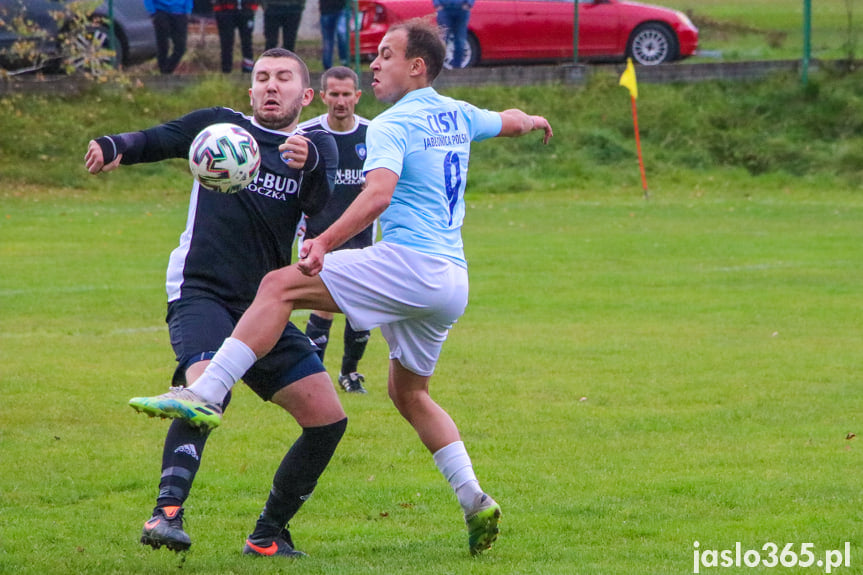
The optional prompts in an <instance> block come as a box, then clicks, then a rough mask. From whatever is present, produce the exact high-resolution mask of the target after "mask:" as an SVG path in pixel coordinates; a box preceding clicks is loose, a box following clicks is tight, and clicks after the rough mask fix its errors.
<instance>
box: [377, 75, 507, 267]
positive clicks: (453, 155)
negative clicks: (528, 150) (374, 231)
mask: <svg viewBox="0 0 863 575" xmlns="http://www.w3.org/2000/svg"><path fill="white" fill-rule="evenodd" d="M501 127H502V120H501V117H500V114H499V113H497V112H491V111H489V110H481V109H479V108H477V107H476V106H473V105H471V104H468V103H467V102H462V101H459V100H454V99H452V98H448V97H446V96H441V95H440V94H438V93H437V92H436V91H435V90H434V89H433V88H423V89H421V90H414V91H413V92H409V93H408V94H407V95H405V96H404V97H403V98H402V99H401V100H399V101H398V102H396V103H395V105H393V106H392V107H391V108H389V109H388V110H386V111H385V112H383V113H382V114H380V115H379V116H378V117H376V118H375V119H374V120H372V122H371V123H370V124H369V129H368V133H367V134H366V147H367V149H368V155H367V157H366V162H365V165H364V167H363V170H364V171H365V172H366V173H368V172H369V171H371V170H374V169H376V168H387V169H389V170H391V171H392V172H395V173H396V174H398V175H399V181H398V183H397V184H396V189H395V193H394V194H393V199H392V202H390V205H389V207H388V208H387V209H386V210H385V211H384V213H383V214H381V217H380V222H381V231H382V234H383V235H382V239H383V241H385V242H392V243H395V244H400V245H403V246H407V247H409V248H412V249H415V250H417V251H420V252H423V253H427V254H431V255H438V256H443V257H445V258H448V259H450V260H452V261H454V262H456V263H458V264H459V265H461V266H464V267H466V266H467V263H466V261H465V257H464V246H463V243H462V238H461V226H462V222H463V221H464V212H465V204H464V189H465V183H466V181H467V171H468V162H469V160H470V143H471V142H472V141H480V140H484V139H486V138H491V137H494V136H497V135H498V134H499V133H500V130H501Z"/></svg>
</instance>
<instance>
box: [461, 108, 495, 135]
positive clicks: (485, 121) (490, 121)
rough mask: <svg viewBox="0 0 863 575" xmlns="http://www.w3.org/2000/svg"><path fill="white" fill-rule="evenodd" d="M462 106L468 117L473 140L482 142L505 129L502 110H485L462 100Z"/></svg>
mask: <svg viewBox="0 0 863 575" xmlns="http://www.w3.org/2000/svg"><path fill="white" fill-rule="evenodd" d="M461 108H462V112H463V113H464V115H465V117H466V118H467V119H468V125H469V126H470V134H471V140H472V141H474V142H480V141H482V140H487V139H488V138H494V137H495V136H497V135H499V134H500V131H501V129H503V118H501V116H500V112H494V111H492V110H483V109H481V108H477V107H476V106H474V105H473V104H469V103H467V102H461Z"/></svg>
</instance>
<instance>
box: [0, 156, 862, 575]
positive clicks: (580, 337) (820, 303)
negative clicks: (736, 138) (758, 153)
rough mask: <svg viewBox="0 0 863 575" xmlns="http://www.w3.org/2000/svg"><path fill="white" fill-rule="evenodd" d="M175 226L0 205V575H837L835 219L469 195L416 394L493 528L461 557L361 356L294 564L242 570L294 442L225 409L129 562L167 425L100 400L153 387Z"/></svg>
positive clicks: (840, 393) (844, 450) (422, 469)
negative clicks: (152, 537) (432, 354)
mask: <svg viewBox="0 0 863 575" xmlns="http://www.w3.org/2000/svg"><path fill="white" fill-rule="evenodd" d="M488 145H493V144H488ZM184 214H185V206H184V203H183V202H182V201H181V199H180V198H173V199H170V200H166V199H162V200H161V201H160V200H159V199H158V198H154V197H152V196H148V195H146V194H145V195H144V197H141V198H134V197H122V196H118V197H117V198H116V199H115V200H114V201H111V202H105V201H91V200H88V199H86V198H84V197H51V196H50V195H40V194H32V195H28V196H26V197H21V198H14V199H12V198H8V197H7V198H4V201H3V213H2V214H0V215H2V217H3V218H4V225H3V226H2V227H0V230H2V232H3V233H2V235H0V238H2V243H0V255H2V261H3V269H4V273H3V274H2V279H0V309H2V310H3V311H2V314H0V354H2V355H0V364H2V366H3V367H2V387H3V404H2V408H0V413H2V419H0V421H2V425H0V445H2V446H3V449H2V453H3V466H2V470H0V490H2V493H3V503H2V506H0V523H2V526H3V527H2V530H0V572H8V573H33V574H41V573H162V572H165V573H167V572H176V569H177V567H179V566H182V572H184V573H257V572H262V573H263V572H268V573H269V572H287V571H288V570H290V571H291V572H299V573H368V572H382V573H398V572H409V571H410V572H414V573H542V574H546V573H561V574H564V573H566V574H568V573H584V574H588V573H603V574H616V573H619V574H630V573H687V572H691V571H692V562H693V559H692V557H693V542H694V541H699V542H701V544H702V546H703V548H718V549H725V548H733V546H734V544H735V542H738V541H739V542H741V543H742V544H743V546H744V549H746V548H757V549H760V548H761V547H762V546H763V545H764V544H765V543H767V542H775V543H777V544H779V545H780V548H781V547H782V546H783V545H784V544H785V543H789V542H792V543H795V544H796V545H797V550H799V545H800V544H802V543H807V542H811V543H814V546H815V550H817V552H818V553H821V552H823V551H825V550H828V549H839V548H841V547H842V546H843V545H844V543H845V542H846V541H848V542H850V544H851V548H852V549H853V550H854V553H855V554H854V555H853V556H852V563H851V565H852V568H851V569H844V570H842V571H836V572H845V573H855V572H856V573H859V572H860V560H861V559H860V555H859V550H860V546H861V544H863V530H861V522H860V512H859V509H860V508H861V504H863V496H861V493H860V489H859V485H860V480H859V469H860V466H861V448H860V446H859V445H857V441H859V440H853V439H851V440H849V439H847V438H846V437H847V436H848V434H849V433H854V432H859V431H860V428H859V425H860V419H859V414H860V408H861V400H860V393H859V382H858V379H859V373H860V351H859V350H860V348H861V345H863V336H861V331H860V325H861V323H863V322H861V320H863V317H861V305H860V304H861V296H860V289H859V286H860V285H861V282H863V271H861V269H860V266H859V262H860V261H861V258H863V242H861V240H862V239H863V237H861V236H863V232H861V228H860V220H861V216H863V201H861V198H860V197H859V195H855V194H851V193H848V192H843V191H836V190H818V191H817V192H816V191H812V190H810V191H806V190H787V191H785V192H771V193H765V194H758V196H757V197H752V196H748V195H747V194H744V193H742V191H726V192H721V193H705V194H692V193H688V192H686V191H683V190H681V191H675V192H672V193H669V194H668V195H667V196H666V195H663V196H662V197H656V198H654V199H652V200H650V201H647V202H645V201H644V200H642V199H641V197H640V194H639V193H638V191H637V190H636V191H634V192H633V193H616V194H607V193H603V192H600V191H597V192H593V193H588V192H575V191H572V190H570V191H559V192H553V193H543V194H538V193H530V194H521V195H518V194H502V195H497V196H487V195H483V196H478V195H475V196H473V197H472V198H471V199H470V215H469V220H468V221H469V223H468V225H467V229H466V238H467V245H468V253H469V257H470V260H471V262H472V293H471V305H470V306H469V308H468V312H467V313H466V315H465V316H464V318H463V320H462V321H460V322H459V324H458V325H457V326H456V328H455V329H454V330H453V332H452V336H451V338H450V341H449V342H448V344H447V346H446V348H445V353H444V356H443V359H442V362H441V364H440V368H439V370H438V374H437V375H436V377H435V378H434V380H433V385H432V388H433V391H434V395H435V397H436V398H437V399H438V400H439V401H440V402H441V403H442V404H443V405H445V406H446V407H447V408H448V409H449V410H450V411H451V413H452V414H453V416H454V417H455V419H456V420H457V421H458V422H459V423H460V425H461V430H462V432H463V435H464V439H465V440H466V442H467V444H468V446H469V448H470V451H471V453H472V456H473V459H474V463H475V467H476V469H477V471H478V474H479V477H480V478H481V480H482V483H483V485H484V487H485V488H486V489H487V490H489V491H490V492H491V493H493V494H494V495H495V497H497V498H499V500H500V501H501V502H502V504H503V506H504V513H505V515H504V523H503V535H502V537H501V539H500V541H499V543H498V544H497V545H496V546H495V548H494V549H493V550H492V552H490V553H489V554H488V555H487V556H483V557H481V558H479V559H477V560H472V559H470V558H469V557H468V555H467V553H466V549H465V533H464V531H463V527H462V523H461V517H460V515H459V510H458V506H457V504H456V503H455V500H454V497H453V496H452V494H451V493H450V491H449V488H448V486H447V485H446V483H445V482H444V481H443V479H442V478H441V477H439V475H438V472H437V471H436V469H435V468H434V466H433V464H432V462H431V459H430V456H429V455H428V454H426V453H424V451H423V448H422V447H421V445H420V444H419V441H418V440H417V439H416V438H415V437H414V435H413V432H412V431H411V429H410V428H409V426H408V425H407V424H405V423H404V422H403V421H401V419H400V418H399V416H398V415H397V413H396V412H395V410H394V408H393V407H392V406H391V405H390V404H389V401H388V399H387V397H386V394H385V391H384V377H385V366H386V351H385V349H384V346H383V345H382V340H381V338H380V336H379V334H378V335H376V336H375V337H373V340H372V343H371V345H370V347H369V350H368V353H367V356H366V359H365V360H364V362H363V369H364V371H365V372H366V375H367V377H368V382H369V386H368V387H369V389H370V393H369V395H367V396H364V397H354V396H343V402H344V404H345V407H346V410H347V411H348V413H349V416H350V418H351V423H350V427H349V431H348V434H347V436H346V438H345V440H344V442H343V443H342V445H341V447H340V449H339V451H338V452H337V455H336V457H335V460H334V461H333V463H332V465H331V466H330V468H329V470H328V471H327V473H326V474H325V476H324V478H323V480H322V482H321V484H320V486H319V488H318V490H317V492H316V495H315V497H314V498H313V499H312V500H311V501H310V502H309V503H308V504H307V505H306V506H305V507H304V509H303V510H302V512H301V514H300V516H299V517H298V518H297V519H296V521H295V525H294V534H295V539H296V540H297V541H298V542H299V544H300V545H301V546H302V548H303V549H304V550H306V551H307V552H309V553H310V554H311V555H312V557H311V558H310V559H309V560H306V561H302V562H300V563H296V564H282V563H275V564H273V563H272V562H268V561H255V560H249V559H248V558H244V557H242V556H241V555H240V553H239V551H240V547H241V544H242V540H243V537H244V536H245V535H246V534H247V532H248V531H249V530H250V528H251V526H252V524H253V522H254V519H255V517H256V515H257V513H258V512H259V511H260V506H261V505H262V503H263V500H264V498H265V495H266V492H267V489H268V487H269V482H270V480H271V475H272V472H273V470H274V469H275V466H276V465H277V463H278V461H279V459H280V458H281V456H282V454H283V452H284V450H285V449H286V448H287V446H288V445H289V443H290V442H291V441H292V439H293V438H294V437H295V436H296V433H297V429H296V428H295V426H294V425H293V424H292V423H291V422H290V421H289V419H288V418H287V417H286V416H284V415H283V414H282V413H281V412H280V410H278V409H277V408H275V407H273V406H269V405H264V404H261V403H260V401H258V400H257V399H256V398H255V397H254V395H253V394H252V393H250V392H249V391H248V390H247V389H245V388H242V389H241V390H240V391H239V393H238V394H237V398H236V400H235V402H234V404H233V407H232V409H231V411H230V412H229V414H228V416H227V419H226V424H225V425H224V426H223V428H220V429H219V430H218V431H217V432H215V433H214V435H213V437H212V439H211V442H210V447H209V448H208V452H207V454H206V456H205V462H204V465H203V468H202V471H201V472H200V474H199V477H198V481H197V484H196V486H195V489H194V490H193V494H192V497H191V498H190V500H189V502H188V505H187V516H188V520H187V528H188V531H189V532H190V534H191V535H192V537H193V541H194V545H193V547H192V550H191V551H190V552H189V553H188V555H187V556H186V557H185V560H183V558H182V557H181V556H176V555H175V554H173V553H170V552H166V551H162V552H153V551H151V550H150V549H149V548H143V547H141V546H139V545H138V544H137V542H136V538H137V536H138V534H139V530H140V527H141V523H142V521H143V520H144V519H146V518H147V516H148V514H149V511H150V507H151V506H152V502H153V499H154V497H155V491H156V484H157V481H158V466H159V457H160V449H161V447H160V446H161V441H162V438H163V434H164V432H165V430H166V427H167V425H166V423H165V422H161V421H158V420H150V419H149V418H146V417H144V416H141V415H136V414H134V412H133V411H132V410H131V409H129V408H128V407H126V406H125V402H126V401H127V399H128V398H129V397H131V396H133V395H139V394H151V393H157V392H159V391H160V390H162V389H163V388H164V387H165V385H166V382H167V381H168V379H169V377H170V374H171V370H172V361H171V357H172V356H171V351H170V348H169V345H168V341H167V340H168V338H167V331H166V329H165V327H164V325H163V323H162V315H163V308H164V303H163V299H164V295H163V293H162V285H161V284H162V274H163V267H164V263H165V258H166V255H167V252H168V250H170V249H171V248H172V247H173V245H174V243H175V241H176V236H177V234H178V232H179V229H180V228H181V224H182V221H183V218H184ZM299 317H302V316H299ZM337 349H338V346H336V350H337ZM337 357H338V354H337V352H336V353H333V354H332V356H331V358H330V362H329V363H330V364H331V366H336V365H337V364H336V362H335V361H333V359H334V358H337ZM820 557H821V556H820V555H819V558H820ZM183 561H184V562H183ZM723 572H730V571H723ZM745 572H760V571H758V570H748V569H747V570H746V571H745ZM763 572H772V571H769V570H765V571H763ZM781 572H794V571H789V570H785V569H783V570H781ZM800 572H820V571H816V570H801V571H800Z"/></svg>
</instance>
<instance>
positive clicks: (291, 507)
mask: <svg viewBox="0 0 863 575" xmlns="http://www.w3.org/2000/svg"><path fill="white" fill-rule="evenodd" d="M347 425H348V418H347V417H346V418H344V419H342V420H341V421H337V422H336V423H331V424H330V425H324V426H322V427H304V428H303V432H302V434H300V437H299V438H297V441H296V442H294V444H293V445H292V446H291V449H290V450H289V451H288V453H287V455H285V458H284V459H283V460H282V463H281V464H280V465H279V468H278V469H277V470H276V474H275V476H274V477H273V488H272V489H271V490H270V495H269V497H268V498H267V503H266V505H264V510H263V511H262V512H261V516H260V517H259V518H258V522H257V524H256V525H255V531H254V532H253V533H252V534H251V535H250V536H249V539H252V540H254V541H266V540H269V539H272V538H274V537H276V536H277V535H278V534H279V533H280V532H281V530H282V529H284V528H285V527H287V525H288V522H289V521H290V520H291V519H292V518H293V517H294V515H295V514H296V513H297V511H299V509H300V506H301V505H302V504H303V502H304V501H306V500H307V499H308V498H309V497H311V495H312V491H314V489H315V485H317V484H318V478H319V477H320V476H321V474H322V473H323V472H324V469H326V467H327V464H328V463H329V462H330V458H332V456H333V453H335V451H336V446H338V444H339V441H340V440H341V439H342V435H344V433H345V428H346V427H347Z"/></svg>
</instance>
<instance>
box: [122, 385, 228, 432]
mask: <svg viewBox="0 0 863 575" xmlns="http://www.w3.org/2000/svg"><path fill="white" fill-rule="evenodd" d="M129 405H130V406H132V409H134V410H135V411H137V412H139V413H141V412H143V413H146V414H147V415H149V416H150V417H156V416H157V415H158V416H159V417H161V418H162V419H165V418H166V417H170V418H171V419H183V420H185V421H188V422H189V424H190V425H192V426H194V427H200V428H202V429H213V428H214V427H218V426H219V424H220V423H222V408H221V407H219V406H218V405H215V404H212V403H207V402H205V401H204V400H203V399H201V398H200V397H198V395H197V394H195V392H193V391H191V390H189V389H186V388H185V387H172V388H171V390H170V391H169V392H168V393H163V394H162V395H157V396H155V397H133V398H132V399H130V400H129Z"/></svg>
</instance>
